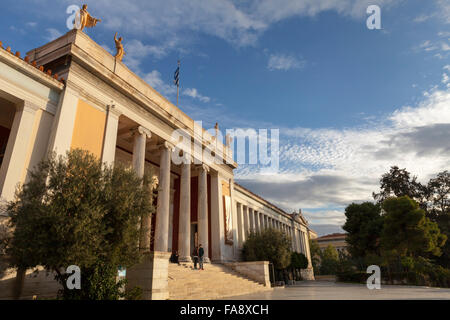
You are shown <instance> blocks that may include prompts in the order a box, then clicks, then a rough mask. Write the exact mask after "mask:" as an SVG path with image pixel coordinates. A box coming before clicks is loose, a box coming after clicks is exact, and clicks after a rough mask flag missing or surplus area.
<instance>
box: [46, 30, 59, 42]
mask: <svg viewBox="0 0 450 320" xmlns="http://www.w3.org/2000/svg"><path fill="white" fill-rule="evenodd" d="M45 31H47V35H46V36H45V39H46V40H47V41H53V40H55V39H57V38H59V37H61V36H62V33H61V32H60V31H59V30H57V29H54V28H48V29H46V30H45Z"/></svg>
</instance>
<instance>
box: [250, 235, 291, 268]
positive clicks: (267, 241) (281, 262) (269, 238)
mask: <svg viewBox="0 0 450 320" xmlns="http://www.w3.org/2000/svg"><path fill="white" fill-rule="evenodd" d="M291 246H292V244H291V239H290V238H289V237H287V236H286V235H285V234H284V233H282V232H281V231H278V230H275V229H266V230H263V231H261V232H259V233H250V234H249V236H248V238H247V240H246V241H245V243H244V245H243V248H242V255H243V258H244V260H245V261H270V262H271V263H273V265H274V267H275V268H276V269H285V268H287V267H288V266H289V265H290V263H291Z"/></svg>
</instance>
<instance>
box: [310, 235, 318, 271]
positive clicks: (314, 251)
mask: <svg viewBox="0 0 450 320" xmlns="http://www.w3.org/2000/svg"><path fill="white" fill-rule="evenodd" d="M309 252H310V253H311V264H312V267H313V269H314V274H319V273H320V255H321V251H320V247H319V243H318V242H317V240H314V239H310V240H309Z"/></svg>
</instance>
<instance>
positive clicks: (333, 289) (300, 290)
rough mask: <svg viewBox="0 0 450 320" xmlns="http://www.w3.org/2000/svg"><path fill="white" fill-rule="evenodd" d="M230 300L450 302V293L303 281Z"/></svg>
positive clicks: (415, 288) (397, 287)
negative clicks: (370, 288)
mask: <svg viewBox="0 0 450 320" xmlns="http://www.w3.org/2000/svg"><path fill="white" fill-rule="evenodd" d="M226 299H227V300H450V289H447V288H432V287H418V286H400V285H381V289H379V290H377V289H374V290H369V289H368V288H367V286H366V285H363V284H353V283H335V282H331V281H302V282H301V283H300V284H297V285H295V286H288V287H286V288H274V290H272V291H266V292H261V293H253V294H247V295H241V296H234V297H230V298H226Z"/></svg>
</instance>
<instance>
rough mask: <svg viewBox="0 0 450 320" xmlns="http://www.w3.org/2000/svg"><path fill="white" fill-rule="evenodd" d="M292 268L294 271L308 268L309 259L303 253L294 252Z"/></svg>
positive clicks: (292, 254)
mask: <svg viewBox="0 0 450 320" xmlns="http://www.w3.org/2000/svg"><path fill="white" fill-rule="evenodd" d="M290 268H292V269H306V268H308V258H306V256H305V255H304V254H303V253H298V252H292V253H291V265H290Z"/></svg>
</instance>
